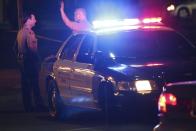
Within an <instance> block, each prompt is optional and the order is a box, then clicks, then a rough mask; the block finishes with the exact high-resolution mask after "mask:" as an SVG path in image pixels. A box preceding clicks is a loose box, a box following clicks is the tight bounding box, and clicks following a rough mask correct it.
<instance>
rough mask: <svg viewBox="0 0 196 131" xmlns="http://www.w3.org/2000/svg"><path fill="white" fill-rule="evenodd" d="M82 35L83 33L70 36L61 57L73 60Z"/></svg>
mask: <svg viewBox="0 0 196 131" xmlns="http://www.w3.org/2000/svg"><path fill="white" fill-rule="evenodd" d="M82 37H83V35H76V36H73V37H72V38H70V39H69V41H68V42H67V44H66V45H65V47H64V49H63V51H62V53H61V56H60V58H61V59H67V60H72V59H73V57H74V54H75V52H76V50H77V47H78V45H79V43H80V41H81V39H82Z"/></svg>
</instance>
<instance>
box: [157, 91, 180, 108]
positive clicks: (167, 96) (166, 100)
mask: <svg viewBox="0 0 196 131" xmlns="http://www.w3.org/2000/svg"><path fill="white" fill-rule="evenodd" d="M167 105H171V106H176V105H177V98H176V96H175V95H173V94H171V93H163V94H161V95H160V97H159V102H158V108H159V111H161V112H167Z"/></svg>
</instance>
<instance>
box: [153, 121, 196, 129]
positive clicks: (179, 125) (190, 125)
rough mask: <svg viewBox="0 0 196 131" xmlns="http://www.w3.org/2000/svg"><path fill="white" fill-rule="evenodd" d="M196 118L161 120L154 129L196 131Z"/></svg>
mask: <svg viewBox="0 0 196 131" xmlns="http://www.w3.org/2000/svg"><path fill="white" fill-rule="evenodd" d="M195 122H196V119H194V120H193V119H180V120H179V119H178V120H175V119H173V120H172V121H165V122H160V123H159V124H157V125H156V126H155V127H154V128H153V131H196V124H195Z"/></svg>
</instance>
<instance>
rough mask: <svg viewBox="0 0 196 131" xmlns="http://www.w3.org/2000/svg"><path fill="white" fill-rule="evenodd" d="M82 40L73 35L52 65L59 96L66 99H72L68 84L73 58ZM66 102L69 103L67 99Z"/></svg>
mask: <svg viewBox="0 0 196 131" xmlns="http://www.w3.org/2000/svg"><path fill="white" fill-rule="evenodd" d="M82 38H83V36H82V35H76V36H74V35H73V36H72V37H70V38H69V39H68V41H67V43H66V45H65V46H64V47H63V49H62V51H61V53H60V58H59V59H58V60H57V62H56V63H55V65H54V66H55V71H54V73H55V76H56V81H57V85H58V87H59V90H60V93H61V96H63V97H66V98H71V97H72V94H71V92H70V86H71V85H70V83H71V78H72V72H73V68H72V67H73V58H74V55H75V53H76V51H77V49H78V46H79V44H80V41H81V39H82ZM66 100H67V102H68V101H69V99H66Z"/></svg>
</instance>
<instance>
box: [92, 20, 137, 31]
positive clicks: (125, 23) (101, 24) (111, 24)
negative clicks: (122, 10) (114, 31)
mask: <svg viewBox="0 0 196 131" xmlns="http://www.w3.org/2000/svg"><path fill="white" fill-rule="evenodd" d="M139 23H140V21H139V19H124V20H122V21H118V20H103V21H93V28H94V29H98V28H105V27H117V26H128V25H137V24H139Z"/></svg>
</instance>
